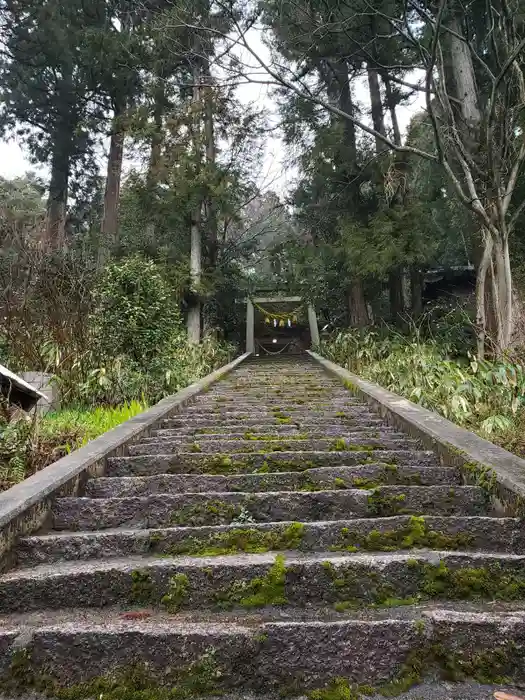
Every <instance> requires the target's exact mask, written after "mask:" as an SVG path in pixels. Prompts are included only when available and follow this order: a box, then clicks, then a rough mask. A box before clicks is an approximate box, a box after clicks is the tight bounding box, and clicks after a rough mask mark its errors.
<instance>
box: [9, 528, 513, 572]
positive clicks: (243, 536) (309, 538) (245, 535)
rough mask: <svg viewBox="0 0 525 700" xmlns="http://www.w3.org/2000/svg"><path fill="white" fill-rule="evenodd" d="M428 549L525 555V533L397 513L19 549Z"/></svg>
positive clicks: (43, 554) (48, 542)
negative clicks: (383, 516)
mask: <svg viewBox="0 0 525 700" xmlns="http://www.w3.org/2000/svg"><path fill="white" fill-rule="evenodd" d="M420 548H426V549H434V550H436V549H437V550H458V549H459V550H462V551H481V550H486V551H494V552H496V551H497V552H510V553H516V554H523V553H525V528H524V526H523V524H522V522H521V521H520V520H519V519H518V518H492V517H486V516H432V515H430V516H425V517H422V518H420V517H414V516H408V515H397V516H393V517H385V518H358V519H355V520H346V519H345V520H338V521H331V522H330V521H318V522H311V523H293V522H287V523H286V522H283V523H244V524H242V525H240V524H236V525H220V526H204V527H169V528H155V529H136V528H127V529H124V528H121V529H114V530H99V531H83V532H71V531H69V532H58V533H57V532H51V533H49V534H42V535H33V536H31V537H23V538H21V540H20V542H19V546H18V548H17V557H18V563H19V564H20V565H23V566H31V565H35V564H41V563H42V564H43V563H53V562H60V561H74V560H85V559H98V558H101V559H103V558H111V557H125V556H135V555H143V554H155V555H175V554H189V555H192V556H199V555H203V554H236V553H239V552H267V551H282V550H299V551H303V552H319V551H341V552H345V551H350V552H355V551H370V552H377V551H392V550H410V551H415V550H417V549H420Z"/></svg>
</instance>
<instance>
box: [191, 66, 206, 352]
mask: <svg viewBox="0 0 525 700" xmlns="http://www.w3.org/2000/svg"><path fill="white" fill-rule="evenodd" d="M197 56H198V53H197V52H195V55H194V59H193V60H194V65H193V104H194V106H195V110H194V120H195V122H194V124H193V146H194V151H195V174H196V176H198V175H199V173H200V160H201V129H200V123H199V119H200V115H199V109H198V105H199V103H200V99H201V85H200V83H201V64H200V61H199V60H198V59H197ZM202 208H203V202H199V203H198V204H197V206H196V207H195V210H194V212H193V216H192V221H191V244H190V245H191V250H190V284H191V291H192V301H191V306H190V308H189V309H188V341H189V342H190V343H191V344H192V345H198V344H199V343H200V340H201V299H200V294H201V289H200V284H201V279H202V230H201V226H202Z"/></svg>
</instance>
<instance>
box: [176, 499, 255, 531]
mask: <svg viewBox="0 0 525 700" xmlns="http://www.w3.org/2000/svg"><path fill="white" fill-rule="evenodd" d="M240 511H241V506H239V505H236V504H233V503H227V502H225V501H219V500H213V501H207V502H204V503H194V504H192V505H188V506H184V507H183V508H179V509H178V510H176V511H174V512H173V513H172V514H171V519H170V522H171V523H173V524H176V525H193V526H199V525H213V524H215V525H222V524H229V523H231V522H232V521H233V520H235V518H236V517H237V516H238V515H239V513H240Z"/></svg>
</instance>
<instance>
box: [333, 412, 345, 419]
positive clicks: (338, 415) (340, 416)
mask: <svg viewBox="0 0 525 700" xmlns="http://www.w3.org/2000/svg"><path fill="white" fill-rule="evenodd" d="M335 417H336V418H346V413H345V412H344V411H337V413H336V414H335Z"/></svg>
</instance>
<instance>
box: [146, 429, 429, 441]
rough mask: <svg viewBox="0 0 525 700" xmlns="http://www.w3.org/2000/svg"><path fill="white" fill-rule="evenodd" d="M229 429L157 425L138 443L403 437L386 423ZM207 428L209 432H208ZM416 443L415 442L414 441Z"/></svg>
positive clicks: (382, 438) (387, 438)
mask: <svg viewBox="0 0 525 700" xmlns="http://www.w3.org/2000/svg"><path fill="white" fill-rule="evenodd" d="M232 429H233V426H232V427H231V428H227V427H222V428H221V426H217V432H211V428H205V429H204V430H206V432H202V430H203V429H202V428H189V427H186V428H161V429H160V430H154V431H152V432H151V434H150V435H151V436H150V437H147V438H143V439H142V440H141V441H140V442H141V444H142V443H144V442H153V441H154V440H170V439H171V440H180V441H184V440H186V441H188V440H194V439H196V438H198V439H199V440H225V439H226V440H236V439H239V440H245V439H250V440H259V439H263V438H266V439H267V440H297V439H303V438H306V437H308V438H310V439H316V438H325V437H327V436H329V437H342V438H343V439H344V440H350V441H352V440H364V439H371V440H406V439H410V438H407V435H406V433H400V432H399V431H397V430H395V428H389V427H388V426H384V427H382V428H381V429H380V430H374V429H373V428H363V429H361V430H356V429H355V428H353V429H352V430H349V428H347V427H346V426H335V427H332V426H327V427H326V428H325V429H324V430H320V429H319V426H317V425H315V426H312V428H310V430H308V432H302V431H301V430H300V429H299V428H298V427H297V426H296V425H291V426H290V425H277V426H276V425H260V426H252V427H251V428H250V429H249V430H243V431H242V432H232ZM208 431H210V432H208ZM416 442H417V441H416Z"/></svg>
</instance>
